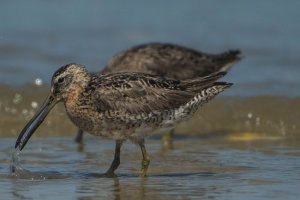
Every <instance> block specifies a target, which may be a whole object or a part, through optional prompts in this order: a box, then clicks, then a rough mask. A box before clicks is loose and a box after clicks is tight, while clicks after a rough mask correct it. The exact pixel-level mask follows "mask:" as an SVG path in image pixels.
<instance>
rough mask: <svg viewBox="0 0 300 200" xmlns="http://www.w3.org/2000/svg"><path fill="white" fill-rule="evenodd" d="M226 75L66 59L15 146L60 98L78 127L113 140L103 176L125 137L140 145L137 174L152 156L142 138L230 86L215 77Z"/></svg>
mask: <svg viewBox="0 0 300 200" xmlns="http://www.w3.org/2000/svg"><path fill="white" fill-rule="evenodd" d="M224 74H225V73H222V72H221V73H217V74H213V75H210V76H207V77H203V78H195V79H190V80H186V81H180V80H173V79H164V78H161V77H159V76H153V75H149V74H143V73H134V72H121V73H114V74H107V75H100V74H90V73H89V72H88V71H87V70H86V69H85V67H84V66H82V65H78V64H68V65H66V66H63V67H61V68H60V69H58V70H57V71H56V72H55V73H54V75H53V77H52V81H51V90H50V94H49V95H48V97H47V99H46V100H45V102H44V103H43V105H42V106H41V108H40V109H39V111H38V112H37V113H36V114H35V116H34V117H33V118H32V119H31V120H30V121H29V122H28V124H27V125H26V126H25V127H24V128H23V130H22V131H21V133H20V135H19V137H18V139H17V141H16V145H15V148H18V149H20V150H22V149H23V148H24V146H25V145H26V143H27V142H28V140H29V139H30V137H31V136H32V134H33V133H34V131H35V130H36V129H37V128H38V126H39V125H40V124H41V123H42V122H43V120H44V119H45V117H46V116H47V114H48V113H49V111H50V110H51V109H52V108H53V107H54V105H55V104H56V103H57V102H60V101H62V102H63V103H64V105H65V108H66V111H67V114H68V116H69V117H70V119H71V121H72V122H73V123H74V124H75V125H77V126H78V127H79V128H80V129H81V130H84V131H87V132H89V133H91V134H93V135H97V136H103V137H107V138H110V139H114V140H115V141H116V147H115V156H114V160H113V162H112V164H111V166H110V168H109V169H108V171H107V172H106V174H107V175H114V171H115V170H116V169H117V167H118V166H119V164H120V148H121V145H122V143H123V142H124V141H125V140H127V139H129V140H131V141H132V142H134V143H136V144H138V145H139V146H140V148H141V151H142V156H143V159H142V168H141V176H145V175H146V172H147V169H148V165H149V162H150V159H149V156H148V154H147V152H146V149H145V145H144V138H145V137H146V136H148V135H151V134H153V133H161V132H163V131H168V130H170V129H172V128H173V127H174V126H175V124H177V123H178V122H181V121H183V120H185V119H187V118H189V117H191V116H192V114H193V113H194V112H195V111H196V110H197V109H198V107H200V106H201V105H203V104H204V103H206V102H208V101H209V100H210V99H212V98H213V97H214V96H216V95H217V94H218V93H220V92H222V91H223V90H224V89H225V88H228V87H229V86H231V85H232V84H231V83H225V82H216V80H217V79H219V78H221V77H222V76H224Z"/></svg>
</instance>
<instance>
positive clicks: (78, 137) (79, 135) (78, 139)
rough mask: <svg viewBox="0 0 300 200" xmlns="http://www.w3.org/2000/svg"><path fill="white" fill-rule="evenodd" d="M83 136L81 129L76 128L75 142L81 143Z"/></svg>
mask: <svg viewBox="0 0 300 200" xmlns="http://www.w3.org/2000/svg"><path fill="white" fill-rule="evenodd" d="M82 138H83V130H81V129H78V132H77V135H76V137H75V142H77V143H81V142H82Z"/></svg>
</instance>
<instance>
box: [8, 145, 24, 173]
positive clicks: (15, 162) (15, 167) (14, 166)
mask: <svg viewBox="0 0 300 200" xmlns="http://www.w3.org/2000/svg"><path fill="white" fill-rule="evenodd" d="M19 155H20V150H19V149H15V150H14V152H13V153H12V155H11V163H10V167H9V169H10V174H11V175H16V176H17V172H18V171H20V170H22V168H21V166H20V156H19Z"/></svg>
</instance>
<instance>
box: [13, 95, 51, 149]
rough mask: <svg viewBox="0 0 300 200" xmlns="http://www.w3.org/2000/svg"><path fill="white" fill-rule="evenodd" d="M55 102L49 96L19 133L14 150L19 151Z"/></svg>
mask: <svg viewBox="0 0 300 200" xmlns="http://www.w3.org/2000/svg"><path fill="white" fill-rule="evenodd" d="M56 103H57V101H55V100H54V98H53V96H52V95H51V94H50V95H49V96H48V97H47V99H46V100H45V101H44V103H43V105H42V106H41V107H40V109H39V110H38V112H37V113H36V114H35V115H34V116H33V117H32V119H31V120H30V121H29V122H28V123H27V125H26V126H25V127H24V128H23V130H22V131H21V133H20V135H19V137H18V139H17V141H16V145H15V148H19V150H20V151H21V150H22V149H23V148H24V147H25V145H26V143H27V142H28V140H29V139H30V137H31V136H32V134H33V133H34V131H35V130H36V129H37V128H38V127H39V125H40V124H41V123H42V122H43V121H44V119H45V118H46V116H47V114H48V113H49V111H50V110H51V109H52V108H53V107H54V106H55V104H56Z"/></svg>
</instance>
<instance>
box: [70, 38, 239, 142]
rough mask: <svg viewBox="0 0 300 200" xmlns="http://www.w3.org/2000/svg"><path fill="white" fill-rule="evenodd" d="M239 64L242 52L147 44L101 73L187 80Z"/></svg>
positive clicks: (124, 53) (113, 61) (126, 53)
mask: <svg viewBox="0 0 300 200" xmlns="http://www.w3.org/2000/svg"><path fill="white" fill-rule="evenodd" d="M239 60H240V51H239V50H229V51H226V52H223V53H220V54H208V53H203V52H200V51H197V50H194V49H191V48H187V47H184V46H180V45H175V44H169V43H146V44H142V45H137V46H134V47H131V48H129V49H127V50H125V51H122V52H120V53H118V54H116V55H115V56H113V57H112V58H111V59H110V61H109V62H108V63H107V66H106V67H105V68H104V69H103V70H102V71H101V73H102V74H107V73H116V72H142V73H148V74H153V75H158V76H161V77H166V78H171V79H177V80H185V79H192V78H197V77H203V76H207V75H210V74H212V73H217V72H226V71H228V70H229V69H230V67H231V66H232V65H233V64H234V63H235V62H237V61H239ZM82 135H83V131H82V130H79V131H78V134H77V136H76V139H75V141H77V142H81V141H82ZM167 146H170V144H169V143H167Z"/></svg>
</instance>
